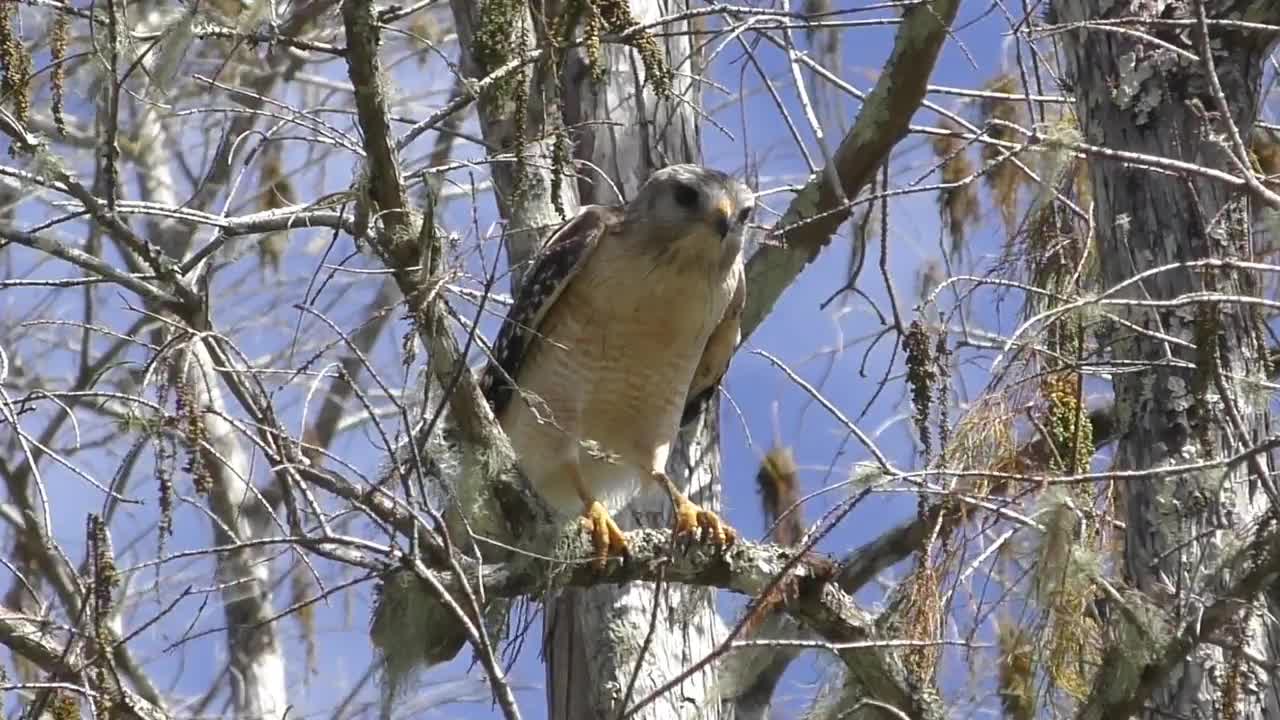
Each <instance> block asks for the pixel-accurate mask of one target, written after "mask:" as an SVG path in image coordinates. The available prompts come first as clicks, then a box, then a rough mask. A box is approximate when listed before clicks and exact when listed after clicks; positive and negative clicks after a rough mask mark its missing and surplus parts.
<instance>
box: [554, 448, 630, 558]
mask: <svg viewBox="0 0 1280 720" xmlns="http://www.w3.org/2000/svg"><path fill="white" fill-rule="evenodd" d="M565 470H566V472H568V473H569V475H570V477H572V478H573V487H574V489H576V490H577V491H578V497H580V498H582V527H583V528H584V529H585V530H586V531H587V532H588V533H590V534H591V548H592V549H593V550H595V555H594V556H593V557H592V560H591V565H592V567H594V568H595V569H596V571H597V572H600V571H603V570H604V568H605V564H606V563H608V561H609V556H610V555H613V556H615V557H621V558H623V559H625V558H626V557H627V556H628V555H630V550H628V548H627V538H626V536H624V535H623V534H622V529H621V528H619V527H618V524H617V523H615V522H614V521H613V518H612V517H610V516H609V511H608V510H607V509H605V506H604V503H602V502H600V501H599V500H597V499H596V498H595V496H594V495H593V494H592V493H591V491H590V490H588V489H587V485H586V483H585V482H583V480H582V472H581V470H579V468H578V466H577V465H569V466H568V467H567V468H565Z"/></svg>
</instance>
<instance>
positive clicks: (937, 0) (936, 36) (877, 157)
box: [742, 0, 960, 340]
mask: <svg viewBox="0 0 1280 720" xmlns="http://www.w3.org/2000/svg"><path fill="white" fill-rule="evenodd" d="M959 7H960V1H959V0H933V2H928V3H921V4H919V5H913V6H911V7H910V8H908V9H907V10H906V11H905V12H904V13H903V15H902V24H901V25H899V27H898V32H897V35H896V37H895V40H894V45H893V52H892V53H891V54H890V55H889V60H888V62H887V63H886V64H885V68H884V72H882V73H881V75H880V79H879V80H878V81H877V82H876V86H875V89H874V90H872V91H871V94H870V95H868V96H867V100H866V102H865V103H864V104H863V106H862V110H861V112H859V113H858V120H857V122H855V123H854V126H853V128H852V129H851V130H850V131H849V133H848V134H847V135H845V137H844V139H843V140H841V142H840V146H839V147H838V148H837V149H836V152H835V157H834V159H833V161H832V162H833V167H832V166H829V167H827V168H824V169H822V170H820V171H818V172H816V173H814V174H813V175H812V176H811V177H810V178H809V182H808V183H807V184H806V185H805V186H804V188H803V189H801V190H800V193H799V194H798V195H796V197H795V198H794V199H793V200H792V201H791V205H790V206H789V207H788V208H787V211H786V212H785V213H784V214H783V216H782V219H781V220H779V221H778V223H777V225H775V228H774V232H775V233H777V234H778V235H780V236H781V240H782V244H781V245H772V244H770V245H761V246H760V249H759V250H758V251H757V252H756V253H755V254H754V255H753V256H752V257H751V261H750V262H748V263H747V288H748V292H747V307H746V310H745V311H744V312H743V316H742V338H743V340H746V338H747V336H749V335H750V334H751V333H752V332H754V331H755V329H756V328H757V327H759V326H760V323H762V322H764V319H765V317H766V316H767V315H768V314H769V312H770V311H771V310H772V309H773V306H774V304H775V303H776V302H777V301H778V298H780V297H781V296H782V293H783V291H785V290H786V289H787V288H788V287H789V286H790V285H791V283H792V282H793V281H794V280H795V279H796V277H798V276H799V275H800V272H801V271H802V270H804V268H805V266H807V265H808V264H809V263H811V262H813V261H814V259H815V258H817V257H818V254H819V253H820V252H821V251H822V249H823V248H824V247H826V246H827V244H828V243H830V242H831V238H832V236H833V235H835V232H836V230H838V229H839V227H840V225H841V224H842V223H843V222H844V221H845V220H846V219H847V218H848V217H849V214H850V213H851V212H852V208H851V207H850V205H849V201H850V200H852V199H853V198H855V197H857V195H858V193H859V192H860V191H861V190H862V188H863V187H865V186H866V184H867V183H868V182H869V181H870V180H871V178H872V177H873V176H874V175H875V172H876V170H877V169H878V168H879V167H880V166H881V165H883V164H884V162H885V161H886V160H887V159H888V157H889V152H890V151H891V150H892V149H893V147H894V146H895V145H897V143H898V141H899V140H901V139H902V138H904V137H906V135H907V131H908V129H909V126H910V122H911V117H912V116H913V115H914V114H915V112H916V110H917V109H918V108H919V107H920V102H921V101H922V100H923V99H924V96H925V93H926V90H927V88H928V80H929V76H930V75H931V74H932V72H933V66H934V63H935V62H936V61H937V58H938V53H939V52H941V50H942V45H943V42H944V41H945V40H946V39H947V35H948V33H949V32H950V26H951V22H952V21H953V20H954V19H955V16H956V11H957V10H958V9H959ZM832 170H834V172H832ZM833 180H834V181H836V182H838V183H839V186H836V185H835V184H834V183H833Z"/></svg>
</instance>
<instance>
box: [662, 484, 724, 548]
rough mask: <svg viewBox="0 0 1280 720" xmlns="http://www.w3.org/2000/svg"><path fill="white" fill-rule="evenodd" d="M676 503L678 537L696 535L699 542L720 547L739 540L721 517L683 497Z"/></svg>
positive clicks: (679, 496) (677, 499)
mask: <svg viewBox="0 0 1280 720" xmlns="http://www.w3.org/2000/svg"><path fill="white" fill-rule="evenodd" d="M675 503H676V508H675V510H676V527H675V534H676V535H677V536H680V535H685V534H688V533H694V537H696V538H697V539H698V540H702V541H709V542H711V543H712V544H714V545H716V546H718V547H725V546H729V545H732V544H733V542H734V541H735V540H737V539H738V533H737V532H735V531H734V529H733V528H732V527H730V526H729V525H727V524H725V523H724V522H722V521H721V520H720V516H719V515H716V514H715V513H713V512H711V511H710V510H703V509H702V508H701V507H698V505H697V504H696V503H694V502H693V501H692V500H690V499H689V498H687V497H685V496H683V495H677V496H676V499H675Z"/></svg>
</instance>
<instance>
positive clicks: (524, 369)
mask: <svg viewBox="0 0 1280 720" xmlns="http://www.w3.org/2000/svg"><path fill="white" fill-rule="evenodd" d="M753 204H754V197H753V195H752V194H751V192H750V191H748V189H747V188H746V186H745V185H743V184H742V183H740V182H738V181H737V180H735V179H734V178H732V177H730V176H729V175H726V174H724V173H722V172H718V171H716V170H711V169H708V168H704V167H700V166H698V165H672V166H668V167H665V168H662V169H661V170H658V171H656V172H654V173H653V174H652V175H651V176H650V177H649V179H648V180H647V181H645V183H644V184H643V185H642V186H641V187H640V190H639V191H638V192H637V194H636V197H635V198H634V199H633V200H632V201H631V202H630V203H627V204H626V205H625V206H604V205H587V206H584V207H583V208H582V209H581V210H580V211H579V212H578V214H577V216H576V217H574V218H573V219H571V220H569V221H568V222H566V223H565V224H563V225H561V226H560V227H559V228H558V229H557V230H556V231H555V232H554V233H553V234H552V236H551V238H550V239H549V240H548V241H547V243H546V245H544V247H543V249H542V252H541V253H540V254H539V255H538V257H537V259H536V260H535V261H534V264H533V267H532V268H531V270H530V271H529V272H528V273H527V274H526V276H525V281H524V284H523V286H522V287H521V288H520V290H519V292H518V293H517V295H516V299H515V303H514V305H512V307H511V309H510V310H509V311H508V313H507V317H506V319H505V320H504V322H503V325H502V328H501V330H500V331H499V332H498V337H497V340H496V341H495V343H494V346H493V354H492V357H491V359H490V361H489V364H488V366H487V367H486V368H485V371H484V374H483V376H482V377H481V381H480V384H481V388H482V390H483V391H484V394H485V398H486V399H487V400H488V402H489V404H490V406H491V407H492V408H493V410H494V414H495V415H496V416H497V418H498V421H499V423H500V424H501V425H502V428H503V430H504V431H506V433H507V436H508V437H509V438H510V439H511V443H512V445H513V447H514V449H515V451H516V455H517V457H518V462H519V465H520V468H521V470H522V471H523V472H524V474H525V475H526V476H527V477H528V478H529V481H530V483H531V484H532V485H533V487H534V489H536V490H537V491H538V493H539V494H540V495H541V496H542V497H543V498H544V499H545V500H546V501H547V502H548V504H550V505H551V506H552V507H553V508H556V509H557V510H558V511H560V512H561V513H564V514H566V515H567V514H572V513H576V512H580V513H581V516H582V522H583V525H584V526H585V527H586V528H587V529H588V531H589V532H590V535H591V539H592V546H593V549H594V553H595V554H594V558H593V562H594V564H595V566H596V567H597V568H603V567H604V565H605V563H606V561H607V560H608V557H609V556H610V555H614V556H625V555H626V554H627V545H626V539H625V537H623V534H622V531H621V530H620V529H619V528H618V525H617V524H616V523H615V522H614V521H613V518H612V517H611V515H610V512H609V508H612V509H614V510H617V509H618V508H620V507H622V506H623V505H625V504H626V503H627V502H628V501H629V500H630V499H631V498H632V497H633V496H634V495H635V494H636V493H637V492H638V491H639V490H640V489H642V487H643V484H644V483H646V482H653V483H656V484H657V485H658V486H660V487H661V488H662V489H664V490H665V491H666V492H667V493H668V494H669V497H670V498H671V501H672V503H673V505H674V508H675V532H676V533H677V534H678V535H685V534H693V535H695V536H697V537H699V538H703V539H706V540H709V541H711V542H714V543H716V544H717V545H727V544H729V543H732V542H733V540H734V539H735V533H734V530H733V529H732V528H731V527H729V526H728V525H726V524H725V523H723V522H722V521H721V520H720V518H719V517H718V516H717V515H716V514H715V513H713V512H709V511H706V510H703V509H702V508H701V507H699V506H698V505H696V504H694V503H693V502H691V501H690V500H689V499H688V498H687V497H685V495H684V494H683V493H681V492H680V491H679V490H678V489H677V488H676V486H675V485H674V483H672V481H671V479H670V478H669V477H667V474H666V472H665V468H666V465H667V456H668V454H669V452H670V449H671V444H672V442H673V441H674V440H675V436H676V434H677V432H679V429H680V427H681V426H682V425H683V424H688V423H689V422H691V421H692V420H693V419H694V418H696V417H697V415H698V412H699V411H700V410H701V408H702V406H703V404H704V403H705V402H706V401H707V399H708V398H709V397H710V396H711V395H712V394H713V393H714V392H715V391H716V388H717V386H718V385H719V382H720V380H721V378H722V377H723V376H724V374H725V371H726V370H727V369H728V365H729V358H730V357H731V356H732V354H733V350H734V348H735V347H736V346H737V344H738V341H739V339H740V337H741V333H740V331H739V322H740V320H741V316H742V309H743V305H744V303H745V300H746V294H745V293H746V282H745V273H744V270H743V264H742V243H743V231H744V229H745V226H746V222H747V220H748V219H749V218H750V216H751V209H752V206H753ZM579 508H580V511H579V510H578V509H579Z"/></svg>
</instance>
